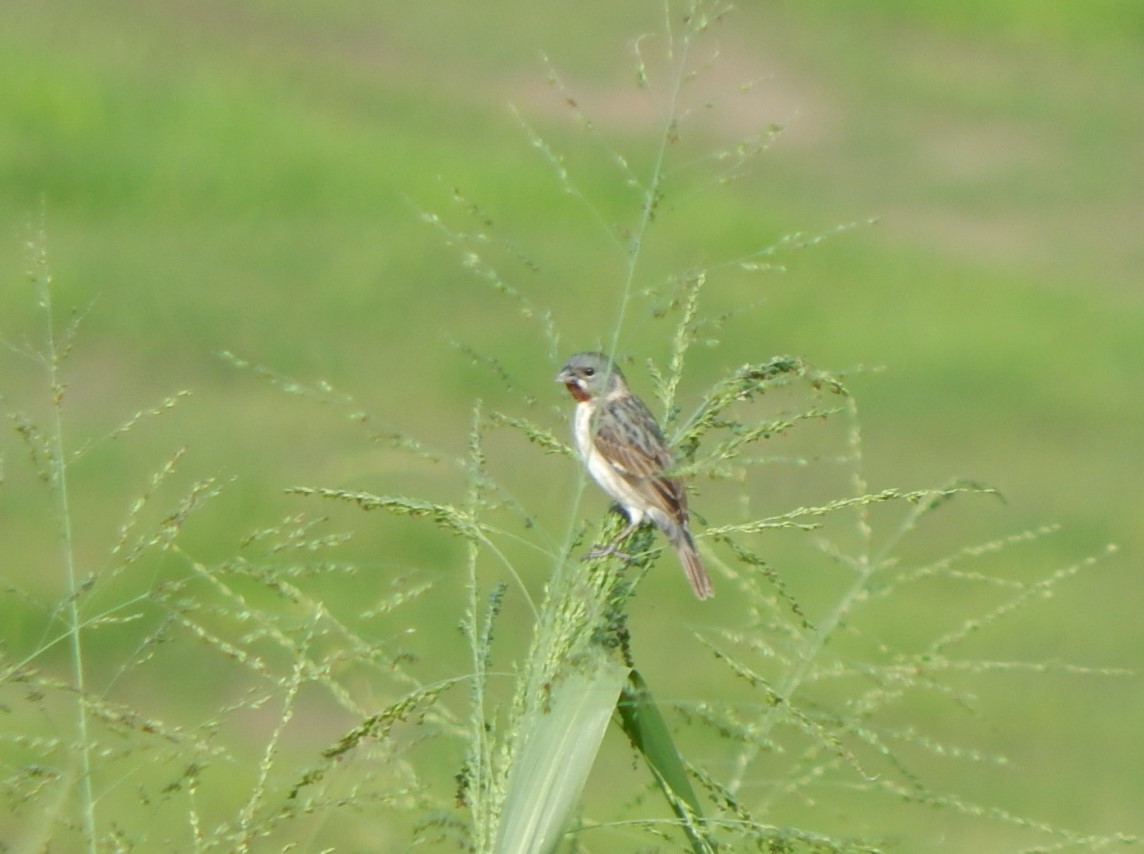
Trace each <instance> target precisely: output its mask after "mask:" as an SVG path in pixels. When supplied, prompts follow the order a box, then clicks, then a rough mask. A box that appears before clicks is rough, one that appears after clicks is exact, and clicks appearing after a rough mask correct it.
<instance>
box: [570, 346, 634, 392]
mask: <svg viewBox="0 0 1144 854" xmlns="http://www.w3.org/2000/svg"><path fill="white" fill-rule="evenodd" d="M556 382H558V383H564V385H565V386H566V387H567V389H568V391H569V392H571V394H572V396H573V397H574V398H576V400H577V401H579V402H581V403H583V402H584V401H586V400H591V399H592V398H599V397H606V396H607V395H609V394H612V393H614V392H615V391H617V390H619V389H622V388H624V386H625V383H624V375H623V372H622V371H620V369H619V368H618V367H617V366H616V365H615V363H614V362H612V360H611V359H609V358H608V357H607V356H605V355H604V354H603V353H577V354H576V355H575V356H572V357H570V358H569V359H568V361H567V362H566V363H565V364H564V367H563V368H561V369H560V373H558V374H557V375H556Z"/></svg>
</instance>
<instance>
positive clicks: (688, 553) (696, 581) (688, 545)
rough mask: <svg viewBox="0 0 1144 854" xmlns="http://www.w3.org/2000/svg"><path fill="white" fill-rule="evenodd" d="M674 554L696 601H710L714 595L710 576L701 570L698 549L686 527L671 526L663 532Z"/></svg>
mask: <svg viewBox="0 0 1144 854" xmlns="http://www.w3.org/2000/svg"><path fill="white" fill-rule="evenodd" d="M664 533H665V534H666V535H667V537H668V539H669V540H671V544H672V545H673V546H675V552H676V554H678V555H679V562H680V563H681V564H683V571H684V572H685V573H686V574H687V580H688V581H689V582H690V583H691V589H692V591H693V592H694V593H695V596H696V598H698V599H710V598H711V597H712V596H714V595H715V586H714V585H713V584H712V583H711V576H710V575H708V574H707V570H706V569H704V568H703V561H701V560H700V559H699V549H697V548H696V547H695V540H693V539H692V538H691V532H690V531H689V530H687V526H686V525H672V527H671V529H670V530H666V531H664Z"/></svg>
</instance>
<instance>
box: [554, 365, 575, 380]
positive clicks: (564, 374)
mask: <svg viewBox="0 0 1144 854" xmlns="http://www.w3.org/2000/svg"><path fill="white" fill-rule="evenodd" d="M571 381H572V374H571V373H570V372H569V370H568V369H567V368H561V369H560V373H558V374H557V375H556V382H558V383H568V382H571Z"/></svg>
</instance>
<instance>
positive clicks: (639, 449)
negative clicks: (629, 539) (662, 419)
mask: <svg viewBox="0 0 1144 854" xmlns="http://www.w3.org/2000/svg"><path fill="white" fill-rule="evenodd" d="M595 439H596V450H597V451H599V452H600V454H602V455H603V457H604V458H605V459H606V460H608V462H610V463H611V464H612V465H613V466H614V467H615V469H616V470H617V471H618V472H619V473H620V474H621V475H622V476H623V478H624V479H625V480H626V481H628V483H630V484H632V485H633V486H634V487H636V488H637V489H639V491H640V493H641V494H642V495H643V496H645V497H646V498H647V500H648V502H649V503H651V504H653V505H655V506H657V507H659V508H660V509H661V510H663V511H664V512H665V513H667V514H668V515H669V516H670V517H672V518H673V519H686V518H687V493H686V492H685V491H684V488H683V483H682V482H681V481H679V480H678V479H677V478H673V477H665V476H664V474H663V472H664V471H665V470H667V469H670V468H671V467H672V466H673V465H674V464H675V460H674V459H673V458H672V456H671V451H669V450H668V449H667V443H666V442H664V440H663V434H662V433H661V432H660V430H659V425H658V424H656V422H655V417H654V416H653V415H652V414H651V412H649V411H648V408H647V407H646V406H644V403H643V401H642V400H640V399H639V398H638V397H636V396H635V395H628V396H625V397H622V398H619V399H618V400H611V401H606V402H605V403H604V404H603V405H602V406H601V407H600V410H599V417H598V420H597V424H596V434H595Z"/></svg>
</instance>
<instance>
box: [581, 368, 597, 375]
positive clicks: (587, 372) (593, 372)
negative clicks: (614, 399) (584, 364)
mask: <svg viewBox="0 0 1144 854" xmlns="http://www.w3.org/2000/svg"><path fill="white" fill-rule="evenodd" d="M584 376H586V377H594V376H596V369H595V368H585V369H584Z"/></svg>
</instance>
